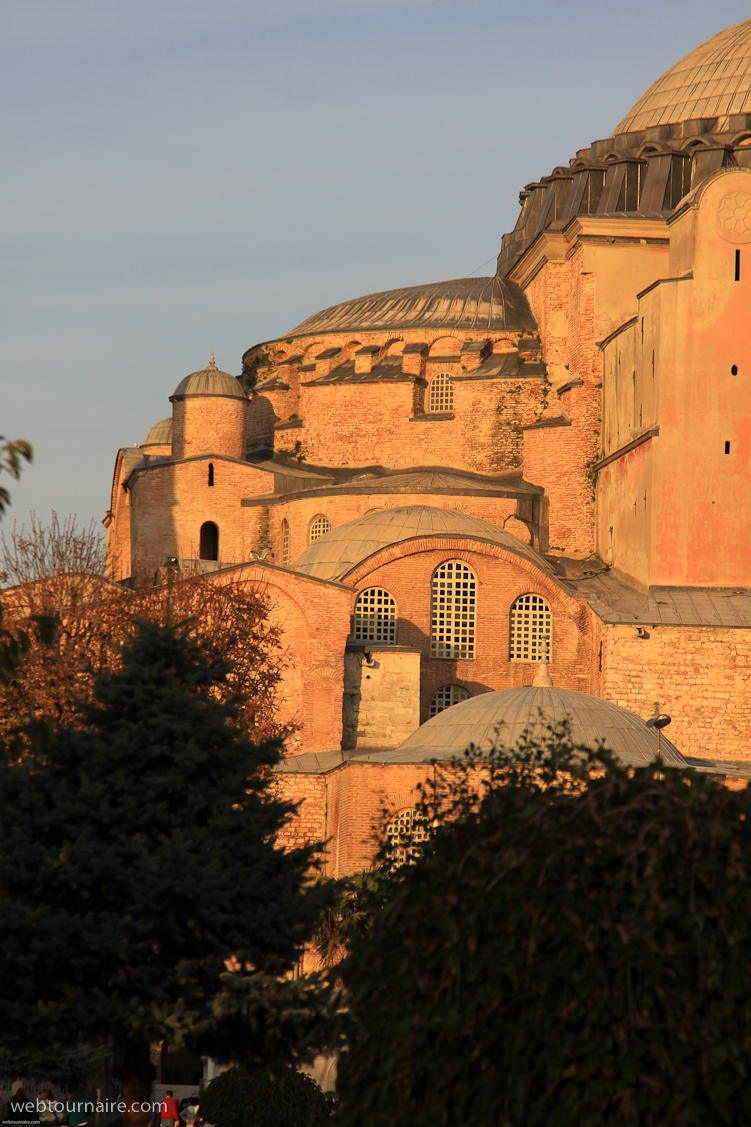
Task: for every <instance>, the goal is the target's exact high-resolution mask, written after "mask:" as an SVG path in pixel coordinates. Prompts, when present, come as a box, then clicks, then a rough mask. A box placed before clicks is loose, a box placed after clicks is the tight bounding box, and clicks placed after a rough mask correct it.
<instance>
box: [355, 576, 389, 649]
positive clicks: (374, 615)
mask: <svg viewBox="0 0 751 1127" xmlns="http://www.w3.org/2000/svg"><path fill="white" fill-rule="evenodd" d="M352 635H353V637H354V639H355V641H356V642H383V643H385V645H387V646H395V645H396V603H395V602H394V600H393V599H392V598H391V595H389V593H388V591H384V590H382V588H381V587H368V589H367V591H361V592H360V594H359V595H358V596H357V602H356V603H355V612H354V616H353V623H352Z"/></svg>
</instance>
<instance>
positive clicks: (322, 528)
mask: <svg viewBox="0 0 751 1127" xmlns="http://www.w3.org/2000/svg"><path fill="white" fill-rule="evenodd" d="M327 532H331V521H330V520H329V518H328V517H325V516H323V515H322V514H319V515H318V516H317V517H314V518H313V521H312V523H311V526H310V534H309V543H311V544H313V543H314V542H315V541H316V540H320V539H321V537H322V536H325V535H326V533H327Z"/></svg>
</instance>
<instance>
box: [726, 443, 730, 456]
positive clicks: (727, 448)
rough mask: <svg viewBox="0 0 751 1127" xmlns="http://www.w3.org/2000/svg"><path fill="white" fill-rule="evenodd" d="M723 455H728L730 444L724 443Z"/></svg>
mask: <svg viewBox="0 0 751 1127" xmlns="http://www.w3.org/2000/svg"><path fill="white" fill-rule="evenodd" d="M725 453H726V454H729V453H730V443H729V442H726V443H725Z"/></svg>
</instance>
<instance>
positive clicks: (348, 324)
mask: <svg viewBox="0 0 751 1127" xmlns="http://www.w3.org/2000/svg"><path fill="white" fill-rule="evenodd" d="M384 329H386V330H389V331H390V330H392V329H393V330H397V329H400V330H401V329H462V330H466V331H472V332H502V331H504V330H514V331H519V330H527V331H532V332H533V331H535V330H536V329H537V322H536V321H535V319H534V316H533V314H532V310H531V309H530V306H529V302H528V301H527V298H526V296H525V294H524V291H523V290H522V289H521V288H520V286H518V285H517V284H516V282H511V281H509V279H508V278H498V277H495V278H457V279H456V280H455V281H451V282H433V283H431V284H430V285H426V286H408V287H406V288H405V289H400V290H385V291H384V292H383V293H374V294H368V295H367V296H366V297H357V298H354V299H353V300H351V301H344V302H342V304H341V305H332V306H330V307H329V308H328V309H322V310H321V312H320V313H314V314H313V316H312V317H308V318H307V320H305V321H303V322H302V323H301V324H299V325H298V326H297V327H296V328H294V329H292V330H291V332H289V333H287V334H286V337H287V338H290V337H301V336H309V335H311V334H318V333H339V332H348V333H349V332H375V331H382V330H384Z"/></svg>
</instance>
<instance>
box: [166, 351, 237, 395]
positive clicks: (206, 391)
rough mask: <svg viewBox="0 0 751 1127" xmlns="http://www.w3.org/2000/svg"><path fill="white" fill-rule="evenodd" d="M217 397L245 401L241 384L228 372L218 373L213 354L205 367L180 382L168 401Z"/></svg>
mask: <svg viewBox="0 0 751 1127" xmlns="http://www.w3.org/2000/svg"><path fill="white" fill-rule="evenodd" d="M199 395H218V396H223V397H224V398H225V399H226V398H229V399H247V396H246V394H245V391H244V390H243V387H242V384H241V383H240V381H239V380H238V379H237V378H236V377H235V376H231V375H230V374H229V372H220V371H219V369H218V368H217V366H216V364H215V363H214V353H213V352H212V353H211V360H210V362H209V364H208V366H207V367H205V368H202V369H201V371H200V372H191V373H190V375H189V376H186V377H185V379H183V380H180V383H179V384H178V385H177V387H176V388H175V390H174V391H173V392H172V395H171V396H170V399H187V398H188V397H190V396H199Z"/></svg>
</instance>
